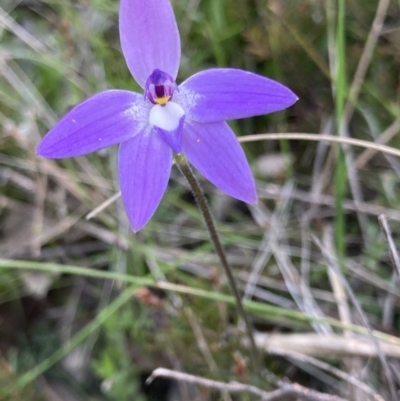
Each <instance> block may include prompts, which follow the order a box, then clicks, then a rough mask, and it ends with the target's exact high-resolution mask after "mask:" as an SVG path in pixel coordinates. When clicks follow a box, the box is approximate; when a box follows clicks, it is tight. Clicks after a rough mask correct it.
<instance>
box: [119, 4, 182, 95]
mask: <svg viewBox="0 0 400 401" xmlns="http://www.w3.org/2000/svg"><path fill="white" fill-rule="evenodd" d="M119 33H120V38H121V47H122V51H123V53H124V56H125V60H126V63H127V64H128V67H129V70H130V72H131V74H132V75H133V77H134V78H135V79H136V81H137V82H138V83H139V85H140V86H141V87H142V88H144V85H145V83H146V80H147V78H148V77H149V76H150V74H151V73H152V72H153V71H154V70H155V69H159V70H162V71H164V72H166V73H167V74H169V75H171V76H172V77H173V78H174V79H176V76H177V74H178V69H179V62H180V58H181V43H180V38H179V32H178V27H177V25H176V20H175V16H174V11H173V9H172V6H171V3H170V1H169V0H121V6H120V12H119Z"/></svg>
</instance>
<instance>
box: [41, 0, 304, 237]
mask: <svg viewBox="0 0 400 401" xmlns="http://www.w3.org/2000/svg"><path fill="white" fill-rule="evenodd" d="M119 29H120V40H121V47H122V52H123V55H124V57H125V60H126V63H127V65H128V68H129V70H130V72H131V74H132V76H133V77H134V78H135V80H136V81H137V82H138V84H139V85H140V86H141V87H142V88H143V89H144V94H138V93H134V92H130V91H125V90H107V91H104V92H101V93H98V94H95V95H94V96H92V97H90V98H89V99H87V100H86V101H84V102H83V103H81V104H79V105H78V106H76V107H75V108H74V109H72V111H70V112H69V113H68V114H66V115H65V116H64V117H63V118H62V119H61V120H60V122H59V123H58V124H57V125H56V126H55V127H54V128H52V129H51V130H50V132H49V133H48V134H47V135H46V136H45V137H44V138H43V140H42V142H41V143H40V145H39V147H38V149H37V153H38V155H41V156H44V157H48V158H64V157H71V156H80V155H84V154H87V153H90V152H94V151H97V150H100V149H102V148H105V147H108V146H111V145H116V144H120V146H119V154H118V174H119V183H120V189H121V193H122V199H123V203H124V206H125V209H126V212H127V215H128V218H129V221H130V224H131V227H132V229H133V230H134V231H135V232H137V231H139V230H140V229H142V228H143V227H144V226H145V224H146V223H147V222H148V221H149V219H150V218H151V216H152V215H153V214H154V212H155V210H156V209H157V207H158V205H159V203H160V201H161V198H162V196H163V194H164V192H165V190H166V187H167V185H168V181H169V177H170V172H171V166H172V157H173V153H175V154H180V153H183V154H184V155H185V157H186V158H187V159H188V161H189V162H190V163H191V164H192V165H193V166H194V167H195V168H196V169H197V170H198V171H199V172H200V173H201V174H202V175H203V176H204V177H206V178H207V179H208V180H209V181H211V182H212V183H213V184H214V185H215V186H217V187H218V188H220V189H221V190H222V191H224V192H226V193H227V194H229V195H231V196H233V197H235V198H237V199H239V200H242V201H244V202H247V203H250V204H254V203H256V202H257V194H256V189H255V182H254V178H253V175H252V172H251V169H250V167H249V165H248V162H247V160H246V156H245V154H244V152H243V149H242V148H241V146H240V144H239V142H238V140H237V138H236V136H235V134H234V133H233V131H232V130H231V129H230V127H229V126H228V124H227V123H226V122H225V121H226V120H232V119H239V118H246V117H251V116H256V115H262V114H267V113H271V112H274V111H278V110H282V109H285V108H287V107H289V106H291V105H292V104H293V103H294V102H295V101H296V100H297V97H296V95H295V94H294V93H293V92H292V91H291V90H289V89H288V88H286V87H285V86H283V85H282V84H280V83H278V82H276V81H273V80H271V79H268V78H265V77H262V76H259V75H256V74H253V73H250V72H246V71H242V70H239V69H231V68H222V69H208V70H205V71H202V72H199V73H197V74H195V75H193V76H192V77H190V78H188V79H187V80H186V81H184V82H183V83H181V84H180V85H179V86H178V85H177V84H176V78H177V73H178V68H179V63H180V53H181V46H180V37H179V32H178V27H177V23H176V20H175V16H174V12H173V9H172V6H171V3H170V0H121V3H120V14H119Z"/></svg>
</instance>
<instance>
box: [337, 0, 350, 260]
mask: <svg viewBox="0 0 400 401" xmlns="http://www.w3.org/2000/svg"><path fill="white" fill-rule="evenodd" d="M345 7H346V3H345V0H339V2H338V16H337V32H336V77H335V84H336V85H335V87H336V96H335V109H336V129H337V131H338V135H342V129H343V127H342V123H343V112H344V104H345V100H346V66H345V58H346V55H345ZM336 149H337V153H336V171H335V240H336V249H337V254H338V258H339V261H340V263H341V264H342V263H343V260H344V256H345V253H346V249H345V244H346V242H345V235H346V220H345V213H344V210H343V200H344V198H345V195H346V188H347V170H346V161H345V158H344V152H343V149H342V148H341V147H340V146H337V148H336Z"/></svg>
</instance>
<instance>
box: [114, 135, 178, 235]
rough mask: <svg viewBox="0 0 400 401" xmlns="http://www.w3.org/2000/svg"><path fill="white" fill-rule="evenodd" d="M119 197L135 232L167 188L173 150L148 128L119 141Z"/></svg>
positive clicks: (149, 215)
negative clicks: (132, 136)
mask: <svg viewBox="0 0 400 401" xmlns="http://www.w3.org/2000/svg"><path fill="white" fill-rule="evenodd" d="M118 158H119V160H118V170H119V183H120V187H121V192H122V200H123V202H124V206H125V209H126V212H127V214H128V218H129V221H130V223H131V226H132V229H133V231H134V232H137V231H139V230H140V229H142V228H143V227H144V225H145V224H146V223H147V222H148V221H149V220H150V217H151V216H152V215H153V214H154V212H155V210H156V209H157V206H158V204H159V203H160V201H161V198H162V196H163V195H164V192H165V189H166V188H167V184H168V180H169V176H170V173H171V165H172V151H171V149H170V148H169V147H168V145H167V144H166V143H165V142H164V141H163V140H162V139H161V138H160V136H159V135H158V134H157V133H156V132H155V131H154V130H153V129H151V128H147V129H146V130H145V131H143V132H141V133H140V134H139V135H136V136H135V137H134V138H132V139H130V140H129V141H126V142H124V143H122V144H121V146H120V148H119V155H118Z"/></svg>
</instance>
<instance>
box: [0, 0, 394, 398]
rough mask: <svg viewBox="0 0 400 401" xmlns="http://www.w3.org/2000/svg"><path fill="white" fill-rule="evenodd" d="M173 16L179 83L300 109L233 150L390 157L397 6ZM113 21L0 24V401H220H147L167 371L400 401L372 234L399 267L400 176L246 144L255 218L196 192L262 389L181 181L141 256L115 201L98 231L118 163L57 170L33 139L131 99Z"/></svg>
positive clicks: (173, 184)
mask: <svg viewBox="0 0 400 401" xmlns="http://www.w3.org/2000/svg"><path fill="white" fill-rule="evenodd" d="M172 3H173V6H174V10H175V14H176V17H177V21H178V26H179V29H180V34H181V39H182V61H181V69H180V72H179V76H178V82H182V81H183V80H184V79H186V78H188V77H189V76H190V75H192V74H194V73H195V72H197V71H200V70H202V69H205V68H211V67H216V66H217V67H236V68H243V69H246V70H249V71H253V72H256V73H259V74H261V75H264V76H268V77H270V78H273V79H276V80H278V81H280V82H282V83H283V84H285V85H287V86H288V87H290V88H291V89H292V90H293V91H294V92H295V93H296V94H297V95H298V96H299V98H300V100H299V101H298V102H297V103H296V104H295V105H294V106H293V107H291V108H290V109H288V110H286V111H284V112H280V113H275V114H272V115H268V116H263V117H258V118H253V119H246V120H240V121H234V122H231V126H232V128H233V129H234V130H235V132H236V134H237V135H238V136H239V137H242V136H243V137H244V136H245V135H251V134H261V133H286V132H292V133H312V134H325V135H333V136H349V137H352V138H357V139H362V140H365V141H369V142H371V144H372V143H373V142H380V143H384V144H387V145H389V146H391V147H393V148H398V147H399V145H400V139H399V137H398V132H399V131H400V122H399V121H398V116H399V115H400V107H399V96H400V73H399V71H400V70H399V61H400V60H399V59H400V57H399V55H400V51H399V50H400V1H398V0H392V1H389V0H381V1H376V0H368V1H366V0H337V1H336V0H173V1H172ZM118 6H119V4H118V1H117V0H75V1H73V0H2V1H1V4H0V258H2V259H1V260H0V268H1V269H0V400H10V401H11V400H13V401H20V400H23V401H25V400H32V401H36V400H38V401H39V400H48V401H58V400H64V401H86V400H110V401H111V400H112V401H125V400H133V399H134V400H143V401H146V400H147V401H148V400H161V401H163V400H168V401H170V400H189V399H190V400H219V399H224V400H229V396H227V395H226V394H222V395H221V394H220V393H218V392H213V391H208V390H206V389H204V388H200V387H196V386H193V385H187V386H184V385H180V386H179V385H178V384H177V383H176V382H171V381H169V380H161V379H157V380H156V381H155V382H154V383H153V385H152V386H145V385H144V381H145V379H146V377H147V376H148V375H149V374H150V373H151V371H152V370H153V369H155V368H157V367H159V366H164V367H169V368H171V369H174V370H181V371H185V372H188V373H191V374H195V375H200V376H204V377H208V378H213V379H215V380H220V381H230V380H235V381H241V382H248V383H252V384H254V385H257V386H259V387H261V388H263V389H265V390H271V389H273V388H274V387H275V385H276V382H277V380H279V379H281V378H287V379H289V380H292V381H294V382H298V383H300V384H302V385H304V386H306V387H309V388H312V389H316V390H318V391H322V392H326V393H331V394H335V395H341V396H343V397H346V398H347V399H349V400H355V401H358V400H363V401H364V400H366V399H376V400H377V399H379V398H376V397H375V396H376V394H375V395H374V392H376V393H379V394H381V395H382V397H383V398H382V399H385V400H386V399H393V400H395V399H396V398H395V397H396V391H397V389H398V388H400V375H399V373H398V372H399V371H400V364H399V360H398V358H399V356H400V351H399V350H400V338H398V337H397V336H398V333H399V308H398V307H399V290H398V287H399V285H398V284H399V281H398V275H397V273H396V268H395V264H394V263H393V262H392V259H391V256H390V253H389V250H388V246H387V244H386V241H385V236H384V235H383V232H382V229H381V227H380V225H379V223H378V216H379V215H382V214H383V215H384V216H386V219H387V220H388V222H389V226H390V229H391V232H392V239H393V241H394V244H395V245H396V239H397V238H398V236H399V234H400V224H399V222H400V211H399V206H400V194H399V191H398V189H399V174H400V163H399V159H398V158H396V157H394V156H389V155H388V154H386V153H382V152H376V151H374V150H372V151H371V150H366V149H363V148H360V147H348V148H341V147H340V146H337V145H334V144H330V143H327V142H322V141H316V142H310V141H306V140H290V141H289V140H286V139H280V140H263V141H257V142H246V143H244V144H243V146H244V149H245V151H246V154H247V156H248V159H249V162H250V164H251V166H252V168H253V171H254V174H255V176H256V179H257V186H258V190H259V196H260V201H259V204H258V205H257V206H254V207H249V206H247V205H245V204H243V203H241V202H238V201H236V200H233V199H230V198H229V197H227V196H225V195H224V194H222V193H221V192H219V191H218V190H216V189H215V188H214V187H213V186H212V185H211V184H210V183H208V182H206V181H205V180H203V179H202V178H201V177H199V178H200V179H201V182H202V184H203V188H204V190H205V192H206V194H207V197H208V199H209V202H210V205H211V207H212V210H213V213H214V215H215V217H216V219H217V222H218V223H217V225H218V229H219V231H220V233H221V238H222V241H223V243H224V245H225V247H226V250H227V254H228V258H229V260H230V262H231V264H232V266H233V268H234V271H235V274H236V277H237V280H238V285H239V288H240V289H241V290H243V296H244V298H245V299H247V300H248V303H247V304H246V305H247V310H248V311H249V314H250V316H251V320H252V321H253V322H254V324H255V327H256V329H257V331H258V332H259V333H260V341H261V343H262V344H264V343H265V346H264V345H260V355H261V356H262V370H261V372H257V374H255V372H252V370H251V367H250V365H249V357H248V350H247V348H246V346H245V344H244V343H243V341H242V339H243V328H242V325H241V322H240V321H239V320H238V317H237V313H236V311H235V309H234V306H233V305H234V304H233V300H232V298H231V297H230V296H229V291H228V289H227V286H226V283H225V280H224V278H223V277H222V276H221V274H220V269H219V265H218V259H217V258H216V256H215V255H214V253H213V250H212V247H211V245H210V244H209V242H208V238H207V234H206V232H205V229H204V227H203V224H202V220H201V216H200V215H199V212H198V211H197V209H196V207H195V204H194V200H193V198H192V195H191V193H190V190H189V189H188V187H187V184H186V182H185V181H184V179H183V178H182V177H180V175H179V172H178V171H177V170H175V168H174V169H173V173H172V177H171V180H170V184H169V188H168V190H167V193H166V195H165V196H164V198H163V200H162V203H161V205H160V207H159V208H158V210H157V212H156V214H155V215H154V217H153V218H152V219H151V221H150V223H149V224H148V225H147V226H146V228H145V229H144V230H143V231H142V232H140V233H139V234H137V235H133V234H132V233H131V232H130V229H129V226H128V222H127V218H126V215H125V212H124V210H123V208H122V205H121V203H120V202H119V200H117V201H116V202H113V203H112V204H111V205H110V206H108V207H107V208H104V210H102V211H100V212H99V213H97V214H96V215H95V216H94V217H93V218H91V219H89V220H87V219H85V216H87V214H88V213H89V212H91V211H92V210H94V209H95V208H96V207H97V206H99V205H101V204H102V203H103V202H106V201H107V200H108V199H110V198H111V197H112V196H113V195H114V194H116V193H117V192H118V183H117V176H116V165H117V163H116V152H117V149H116V148H112V149H108V150H104V151H101V152H98V153H96V154H92V155H89V156H87V157H80V158H74V159H66V160H60V161H52V160H44V159H41V158H39V157H37V156H36V154H35V149H36V146H37V145H38V143H39V141H40V139H41V137H42V136H43V135H44V134H45V133H46V132H47V131H48V130H49V129H50V128H51V127H52V126H53V125H54V124H55V123H56V122H57V121H58V119H59V118H60V117H61V116H62V115H63V114H65V113H66V112H67V111H68V110H69V109H70V108H72V107H73V106H74V105H76V104H78V103H79V102H81V101H82V100H84V99H86V98H87V97H88V96H90V95H91V94H94V93H96V92H99V91H102V90H105V89H108V88H120V89H128V90H133V91H140V88H139V87H138V85H137V84H136V83H135V82H134V80H133V78H132V77H131V76H130V74H129V71H128V69H127V67H126V64H125V61H124V58H123V55H122V53H121V48H120V43H119V37H118ZM374 21H375V25H374ZM380 22H381V23H380ZM373 26H374V27H375V28H374V29H371V28H372V27H373ZM360 60H361V61H360ZM355 76H357V77H358V78H357V79H356V80H354V77H355ZM397 244H398V241H397ZM70 266H74V268H72V267H70ZM339 271H341V272H342V273H341V274H342V276H341V274H339ZM156 282H162V283H164V284H162V285H159V284H156ZM156 287H162V288H156ZM349 290H350V291H349ZM349 294H350V296H349ZM355 301H357V302H355ZM360 312H362V313H360ZM367 323H368V325H369V327H370V328H373V329H374V330H376V336H377V338H378V339H379V340H380V341H381V342H382V343H381V346H382V349H381V355H380V357H379V352H378V351H377V349H376V344H374V342H373V341H372V340H371V338H370V336H369V335H368V330H367V328H366V327H367ZM272 334H273V335H274V336H276V337H274V338H275V339H276V341H277V343H276V344H275V343H273V344H272V343H271V342H268V341H270V340H271V338H272V337H270V335H272ZM294 334H297V335H298V336H299V337H298V338H300V339H301V340H302V341H303V343H302V344H303V345H301V346H300V345H296V344H297V343H296V342H295V341H294V339H293V340H290V339H291V337H288V336H290V335H294ZM314 334H319V337H318V338H319V340H318V341H320V342H321V344H319V342H318V341H316V340H315V338H314V337H312V336H313V335H314ZM285 339H286V340H288V339H289V340H288V341H287V342H286V343H285V342H284V340H285ZM271 341H272V340H271ZM279 341H280V342H279ZM362 341H365V342H366V343H367V345H368V346H369V348H368V349H369V353H367V354H362V350H361V348H358V347H357V344H360V345H361V343H362ZM261 343H260V344H261ZM317 343H318V344H317ZM271 344H272V345H271ZM274 344H275V345H274ZM304 344H309V345H310V346H309V348H307V346H305V345H304ZM351 344H353V345H354V344H355V345H354V346H350V345H351ZM347 345H348V347H347ZM274 347H275V348H274ZM279 347H281V348H279ZM318 347H320V348H318ZM385 347H386V348H385ZM387 347H389V348H387ZM390 347H392V348H390ZM282 348H283V350H284V351H285V352H286V353H285V352H283V351H282ZM267 349H268V352H267ZM363 349H366V348H363ZM318 350H319V351H318ZM318 352H319V353H318ZM299 353H300V354H301V355H303V356H304V355H306V356H307V357H313V358H314V359H315V358H320V359H321V360H322V361H323V362H324V363H325V365H327V366H328V368H327V366H325V365H324V366H325V367H323V366H322V365H318V361H315V360H310V359H306V358H305V357H303V358H302V357H301V356H299V355H298V354H299ZM334 369H336V370H339V371H341V372H343V373H345V375H347V376H344V377H343V376H341V377H340V375H339V376H338V374H337V371H335V370H334ZM335 372H336V373H335ZM349 377H352V378H353V379H354V380H357V383H358V385H354V380H353V381H352V380H350V379H349ZM350 382H351V384H349V383H350ZM363 386H367V388H368V389H370V392H368V391H369V390H366V389H365V388H363ZM374 397H375V398H374ZM233 399H235V400H236V399H237V400H239V399H240V400H251V399H256V398H254V396H250V395H235V397H233Z"/></svg>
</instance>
